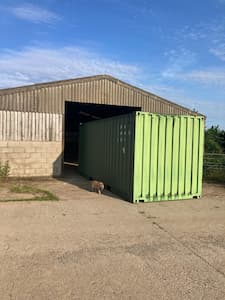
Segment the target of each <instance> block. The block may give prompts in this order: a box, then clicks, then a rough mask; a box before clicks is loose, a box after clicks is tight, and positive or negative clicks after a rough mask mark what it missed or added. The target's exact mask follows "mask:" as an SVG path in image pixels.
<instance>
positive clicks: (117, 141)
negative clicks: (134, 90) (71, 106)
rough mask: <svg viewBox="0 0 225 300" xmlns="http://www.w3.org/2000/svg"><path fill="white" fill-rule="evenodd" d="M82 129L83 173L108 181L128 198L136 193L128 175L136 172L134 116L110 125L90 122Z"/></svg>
mask: <svg viewBox="0 0 225 300" xmlns="http://www.w3.org/2000/svg"><path fill="white" fill-rule="evenodd" d="M80 130H81V131H80V136H81V139H80V165H81V168H82V169H81V171H82V173H83V174H85V175H86V176H89V177H94V178H95V179H99V180H101V179H102V178H104V181H105V182H106V183H107V184H108V185H110V186H113V190H114V191H115V192H117V193H119V194H120V195H122V196H123V197H125V198H128V197H129V195H130V193H131V192H132V191H131V188H132V178H131V177H130V176H127V174H130V173H131V172H132V163H131V161H132V158H133V153H132V141H133V137H131V135H132V134H134V118H133V117H132V115H126V116H125V117H124V116H123V117H115V118H112V119H111V121H110V122H109V121H108V119H104V120H99V121H98V122H91V123H87V124H85V125H83V126H81V129H80ZM96 133H97V134H96ZM126 149H127V150H126ZM93 158H94V159H93ZM118 174H119V176H118Z"/></svg>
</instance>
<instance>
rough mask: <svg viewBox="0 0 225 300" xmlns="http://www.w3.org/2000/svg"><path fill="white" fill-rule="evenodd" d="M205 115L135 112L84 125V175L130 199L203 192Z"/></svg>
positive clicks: (171, 197)
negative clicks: (101, 182) (100, 181)
mask: <svg viewBox="0 0 225 300" xmlns="http://www.w3.org/2000/svg"><path fill="white" fill-rule="evenodd" d="M203 145H204V117H201V116H186V115H185V116H171V115H159V114H152V113H146V112H135V113H131V114H128V115H122V116H118V117H113V118H109V119H103V120H99V121H93V122H89V123H85V124H83V125H81V128H80V150H79V153H80V160H79V163H80V165H79V170H80V172H81V174H83V175H85V176H87V177H91V178H93V179H96V180H102V181H103V182H104V183H105V185H106V186H108V187H110V188H111V191H112V192H114V193H116V194H118V195H120V196H121V197H123V198H124V199H126V200H128V201H131V202H139V201H144V202H151V201H161V200H181V199H190V198H193V197H200V196H201V193H202V167H203Z"/></svg>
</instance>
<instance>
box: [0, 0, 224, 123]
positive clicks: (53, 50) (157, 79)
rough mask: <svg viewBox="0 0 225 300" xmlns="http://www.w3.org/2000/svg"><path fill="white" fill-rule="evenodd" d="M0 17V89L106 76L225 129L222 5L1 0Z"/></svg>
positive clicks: (208, 1)
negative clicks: (110, 76)
mask: <svg viewBox="0 0 225 300" xmlns="http://www.w3.org/2000/svg"><path fill="white" fill-rule="evenodd" d="M0 13H1V18H0V32H1V39H0V88H5V87H14V86H19V85H26V84H32V83H37V82H45V81H52V80H58V79H66V78H75V77H82V76H88V75H97V74H110V75H112V76H115V77H118V78H120V79H122V80H124V81H126V82H129V83H131V84H134V85H137V86H139V87H141V88H144V89H146V90H149V91H151V92H153V93H155V94H157V95H160V96H162V97H165V98H167V99H169V100H171V101H174V102H177V103H179V104H182V105H184V106H186V107H189V108H191V109H193V108H194V109H196V110H198V111H199V112H201V113H203V114H205V115H206V116H207V126H211V125H217V124H218V125H220V127H221V128H224V129H225V0H205V1H202V0H198V1H193V0H189V1H186V0H183V1H180V0H171V1H165V0H164V1H163V0H158V1H144V0H139V1H136V0H130V1H129V0H124V1H121V0H120V1H119V0H92V1H87V0H80V1H79V0H77V1H72V0H70V1H69V0H65V1H58V0H45V1H42V0H39V1H15V0H14V1H13V0H2V1H1V2H0Z"/></svg>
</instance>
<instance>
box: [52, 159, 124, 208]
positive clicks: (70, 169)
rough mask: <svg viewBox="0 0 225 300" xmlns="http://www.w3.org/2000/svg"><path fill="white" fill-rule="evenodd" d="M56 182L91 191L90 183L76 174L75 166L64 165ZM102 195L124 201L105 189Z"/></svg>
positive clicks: (76, 168)
mask: <svg viewBox="0 0 225 300" xmlns="http://www.w3.org/2000/svg"><path fill="white" fill-rule="evenodd" d="M57 180H59V181H63V182H66V183H69V184H72V185H75V186H77V187H79V188H80V189H83V190H86V191H89V192H90V191H91V184H90V181H89V180H88V179H87V178H85V177H83V176H82V175H80V173H79V172H78V167H77V166H76V165H75V164H64V167H63V172H62V175H61V176H60V177H57ZM103 194H104V195H107V196H109V197H111V198H116V199H118V200H123V201H125V200H124V199H123V198H121V197H120V196H117V195H115V194H113V193H111V192H110V191H108V190H107V189H105V190H104V192H103ZM126 202H127V201H126Z"/></svg>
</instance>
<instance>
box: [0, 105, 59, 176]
mask: <svg viewBox="0 0 225 300" xmlns="http://www.w3.org/2000/svg"><path fill="white" fill-rule="evenodd" d="M0 124H1V125H2V126H1V127H0V162H2V163H5V162H6V161H8V162H9V166H10V176H25V177H29V176H52V175H54V176H58V175H60V174H61V165H62V115H59V114H44V113H32V112H29V113H28V112H15V111H10V112H9V111H0Z"/></svg>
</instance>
